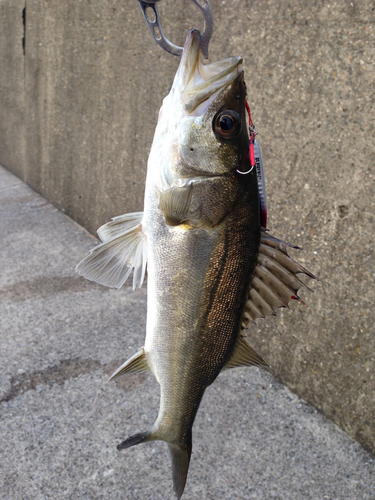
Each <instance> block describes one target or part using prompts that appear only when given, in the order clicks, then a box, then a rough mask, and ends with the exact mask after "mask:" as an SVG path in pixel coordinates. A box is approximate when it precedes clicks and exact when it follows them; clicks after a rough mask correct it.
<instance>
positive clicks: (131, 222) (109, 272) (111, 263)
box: [76, 212, 147, 289]
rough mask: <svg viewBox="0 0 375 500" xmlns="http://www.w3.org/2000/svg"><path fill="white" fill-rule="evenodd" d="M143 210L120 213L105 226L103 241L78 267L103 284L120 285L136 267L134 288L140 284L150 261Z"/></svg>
mask: <svg viewBox="0 0 375 500" xmlns="http://www.w3.org/2000/svg"><path fill="white" fill-rule="evenodd" d="M141 220H142V213H141V212H138V213H134V214H127V215H121V216H120V217H116V218H114V219H113V220H112V221H111V222H109V223H108V224H105V225H104V226H102V227H101V228H100V229H99V231H98V233H99V236H100V238H101V239H102V241H103V243H102V244H101V245H98V246H97V247H95V248H94V249H93V250H91V252H90V254H89V255H88V256H87V257H86V258H85V259H83V260H82V261H81V262H80V263H79V264H78V266H77V267H76V271H77V273H78V274H81V275H82V276H84V277H85V278H87V279H89V280H91V281H96V282H97V283H100V284H101V285H106V286H109V287H112V288H121V286H122V285H123V284H124V283H125V281H126V280H127V279H128V277H129V275H130V273H131V272H132V270H133V269H134V275H133V289H134V288H135V287H136V286H139V287H140V286H141V285H142V283H143V280H144V277H145V272H146V264H147V242H146V237H145V235H144V233H143V231H142V224H141Z"/></svg>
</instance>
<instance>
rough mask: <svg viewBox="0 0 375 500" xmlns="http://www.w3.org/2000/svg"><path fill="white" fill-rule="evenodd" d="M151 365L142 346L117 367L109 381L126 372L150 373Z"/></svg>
mask: <svg viewBox="0 0 375 500" xmlns="http://www.w3.org/2000/svg"><path fill="white" fill-rule="evenodd" d="M149 372H150V367H149V366H148V363H147V359H146V354H145V350H144V348H143V347H142V348H141V349H140V350H139V351H138V352H136V353H135V354H133V356H132V357H131V358H129V359H128V360H127V361H125V363H123V364H122V365H121V366H119V367H118V368H117V370H116V371H115V372H113V373H112V375H111V376H110V378H109V380H108V382H110V381H111V380H113V379H115V378H116V377H119V376H120V375H124V374H125V373H149Z"/></svg>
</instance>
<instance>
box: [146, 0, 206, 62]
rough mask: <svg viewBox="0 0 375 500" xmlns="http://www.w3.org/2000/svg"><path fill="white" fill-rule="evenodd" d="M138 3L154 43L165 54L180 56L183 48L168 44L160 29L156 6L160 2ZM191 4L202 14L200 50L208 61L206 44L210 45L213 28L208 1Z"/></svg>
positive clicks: (147, 0) (150, 0)
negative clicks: (149, 11)
mask: <svg viewBox="0 0 375 500" xmlns="http://www.w3.org/2000/svg"><path fill="white" fill-rule="evenodd" d="M138 2H139V5H140V7H141V10H142V13H143V16H144V18H145V19H146V22H147V24H148V27H149V28H150V31H151V34H152V36H153V37H154V39H155V41H156V42H157V43H158V44H159V45H160V47H162V48H163V49H164V50H166V51H167V52H170V53H171V54H173V55H175V56H181V54H182V50H183V48H182V47H179V46H178V45H175V44H174V43H172V42H170V41H169V40H168V38H167V37H166V36H165V35H164V33H163V30H162V29H161V24H160V18H159V13H158V8H157V6H156V4H157V2H160V0H138ZM192 2H193V3H195V5H197V7H199V8H200V9H201V11H202V12H203V17H204V29H203V34H202V37H201V41H200V49H201V51H202V53H203V55H204V57H205V58H206V59H208V44H209V43H210V40H211V36H212V31H213V26H214V21H213V16H212V10H211V6H210V2H209V0H192ZM148 9H151V10H152V11H153V12H154V16H153V17H154V19H152V18H151V17H150V16H149V15H148V14H147V10H148Z"/></svg>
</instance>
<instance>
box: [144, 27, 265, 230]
mask: <svg viewBox="0 0 375 500" xmlns="http://www.w3.org/2000/svg"><path fill="white" fill-rule="evenodd" d="M200 40H201V35H200V33H199V31H198V30H191V31H190V32H189V33H188V35H187V38H186V42H185V45H184V49H183V53H182V56H181V61H180V64H179V67H178V70H177V73H176V75H175V78H174V82H173V85H172V88H171V91H170V93H169V94H168V96H167V97H166V98H165V99H164V101H163V106H162V108H161V110H160V113H159V120H158V125H157V127H156V131H155V137H154V142H153V146H152V149H151V153H150V157H149V167H148V174H147V175H148V179H150V180H152V181H153V182H152V183H153V185H154V186H155V187H156V192H157V196H158V198H159V206H160V210H161V212H162V214H163V216H164V219H165V222H166V224H167V225H169V226H181V225H183V226H184V227H187V228H197V227H201V226H202V225H204V226H207V227H212V228H214V227H216V226H217V225H218V224H219V223H220V222H221V221H224V220H225V218H226V216H227V215H228V214H229V213H231V211H232V210H233V208H234V207H235V205H236V203H237V201H238V200H239V199H241V198H242V197H243V193H244V191H246V192H247V193H248V194H247V196H250V194H249V193H250V192H251V193H254V195H252V194H251V196H252V197H253V199H254V205H255V206H256V205H257V204H259V201H258V192H257V187H256V186H257V179H256V173H255V172H254V171H252V169H251V166H250V158H249V140H250V139H249V132H248V125H247V120H246V117H247V111H246V93H247V92H246V85H245V82H244V74H243V69H242V59H241V57H230V58H227V59H224V60H222V61H218V62H215V63H211V64H206V65H204V64H203V59H204V55H203V53H202V51H201V49H200ZM245 172H249V174H248V175H240V174H241V173H245ZM257 209H258V208H256V209H255V210H257Z"/></svg>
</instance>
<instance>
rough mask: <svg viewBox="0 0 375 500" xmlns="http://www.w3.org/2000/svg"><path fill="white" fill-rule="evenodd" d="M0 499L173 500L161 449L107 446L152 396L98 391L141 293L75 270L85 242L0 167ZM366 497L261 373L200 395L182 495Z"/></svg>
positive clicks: (357, 451) (374, 484)
mask: <svg viewBox="0 0 375 500" xmlns="http://www.w3.org/2000/svg"><path fill="white" fill-rule="evenodd" d="M0 234H1V245H0V262H1V266H0V269H1V272H0V308H1V314H0V339H1V344H0V345H1V357H0V363H1V370H0V373H1V384H0V401H1V404H0V412H1V413H0V414H1V420H0V436H1V439H0V454H1V457H2V458H1V462H0V498H1V499H7V500H8V499H14V500H18V499H20V500H21V499H22V500H26V499H29V500H31V499H38V500H39V499H48V500H49V499H54V500H55V499H56V500H57V499H62V498H64V499H74V500H77V499H96V500H97V499H105V500H112V499H142V500H144V499H148V500H151V499H152V500H161V499H172V498H173V491H172V484H171V478H170V462H169V456H168V453H167V447H166V445H165V444H164V443H159V442H157V443H149V444H145V445H141V446H137V447H135V448H132V449H130V450H126V451H124V452H118V451H117V450H116V445H117V444H118V443H119V442H121V441H122V440H123V439H125V438H126V437H128V436H129V435H131V434H133V433H135V432H139V431H144V430H147V429H149V428H150V426H151V425H152V423H153V422H154V420H155V418H156V415H157V411H158V399H159V395H158V387H157V383H156V382H155V380H153V379H152V378H151V377H148V376H146V375H129V376H127V377H124V378H122V379H120V380H119V381H118V382H113V383H111V384H107V379H108V375H109V374H110V373H111V372H112V371H113V370H114V369H115V368H116V367H117V366H118V365H119V364H120V363H122V362H123V361H124V360H125V359H126V358H128V357H129V355H131V354H132V353H133V352H135V350H137V349H138V348H139V347H140V346H141V345H142V344H143V339H144V335H145V319H146V288H145V287H144V288H142V289H141V290H137V291H135V292H133V291H132V290H131V287H130V286H125V287H124V288H123V289H121V290H112V289H107V288H105V287H102V286H99V285H96V284H93V283H90V282H87V281H85V280H84V279H83V278H81V277H79V276H77V275H76V274H75V272H74V267H75V265H76V264H77V263H78V261H79V260H80V259H81V258H83V257H84V256H85V255H86V253H87V251H88V250H89V249H91V248H92V247H93V246H94V245H95V243H96V241H95V239H93V237H92V236H91V235H90V234H88V233H87V232H86V231H85V230H84V229H82V228H81V227H80V226H78V225H77V224H76V223H74V222H73V221H72V220H70V219H69V218H68V217H66V216H65V215H64V214H63V213H61V212H59V211H58V210H57V209H56V208H54V207H53V206H52V205H50V204H49V203H48V202H47V201H46V200H45V199H43V198H42V197H41V196H39V195H38V194H36V193H35V192H34V191H33V190H32V189H30V188H29V187H28V186H26V185H25V184H24V183H23V182H22V181H20V180H19V179H18V178H16V177H14V176H13V175H12V174H10V173H9V172H8V171H6V170H5V169H3V168H0ZM183 498H184V500H192V499H204V500H206V499H210V500H216V499H225V500H235V499H236V500H237V499H257V500H261V499H267V500H268V499H279V500H287V499H289V500H301V499H304V500H307V499H314V500H315V499H319V500H320V499H330V500H339V499H340V500H349V499H353V500H366V499H369V500H370V499H372V500H373V499H374V498H375V464H374V459H373V458H372V456H371V455H369V454H368V453H367V452H365V451H364V450H363V449H362V448H361V446H360V445H359V444H358V443H356V442H355V441H353V440H352V439H351V438H349V437H348V436H347V435H346V434H345V433H344V432H342V431H341V430H340V429H339V428H338V427H336V426H335V425H334V424H333V423H332V422H330V421H329V420H327V419H326V418H325V417H323V416H322V415H321V414H320V413H318V412H317V411H316V410H315V409H314V408H312V407H311V406H309V405H308V404H306V403H305V402H304V401H303V400H302V399H299V398H298V397H297V396H296V395H295V394H293V393H292V392H291V391H290V390H288V389H287V388H286V387H285V386H283V385H281V384H280V383H279V382H277V381H275V379H274V378H273V376H272V375H270V374H269V373H267V372H266V371H262V370H260V369H254V368H253V369H250V368H249V369H248V368H246V369H245V368H241V369H234V370H230V371H228V372H226V373H224V374H222V375H221V376H220V377H219V378H218V380H217V381H216V382H215V383H214V384H213V386H212V387H211V388H209V390H208V391H207V393H206V395H205V398H204V400H203V403H202V405H201V408H200V411H199V413H198V416H197V420H196V424H195V426H194V433H193V455H192V461H191V467H190V472H189V476H188V483H187V487H186V490H185V494H184V496H183Z"/></svg>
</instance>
